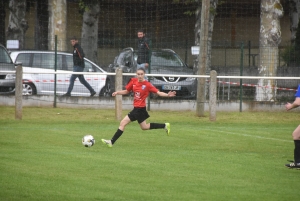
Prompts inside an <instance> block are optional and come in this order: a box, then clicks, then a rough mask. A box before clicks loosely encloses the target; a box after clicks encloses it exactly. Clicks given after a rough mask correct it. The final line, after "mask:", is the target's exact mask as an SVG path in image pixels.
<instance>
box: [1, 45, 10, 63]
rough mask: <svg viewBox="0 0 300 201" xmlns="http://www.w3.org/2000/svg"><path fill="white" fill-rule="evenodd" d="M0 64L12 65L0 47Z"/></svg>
mask: <svg viewBox="0 0 300 201" xmlns="http://www.w3.org/2000/svg"><path fill="white" fill-rule="evenodd" d="M0 63H12V61H11V59H10V57H9V55H8V54H7V52H6V50H5V49H4V48H3V47H0Z"/></svg>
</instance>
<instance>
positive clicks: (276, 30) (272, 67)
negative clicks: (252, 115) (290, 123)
mask: <svg viewBox="0 0 300 201" xmlns="http://www.w3.org/2000/svg"><path fill="white" fill-rule="evenodd" d="M282 16H283V8H282V5H281V4H280V1H279V0H261V14H260V38H259V55H260V59H259V66H258V72H259V75H258V76H261V77H268V76H269V77H274V76H276V70H277V66H278V44H279V43H280V42H281V30H280V21H279V18H280V17H282ZM275 87H276V80H269V79H259V80H258V85H257V87H256V100H257V101H275V99H276V89H275Z"/></svg>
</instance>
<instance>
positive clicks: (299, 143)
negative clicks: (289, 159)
mask: <svg viewBox="0 0 300 201" xmlns="http://www.w3.org/2000/svg"><path fill="white" fill-rule="evenodd" d="M293 140H294V144H295V149H294V159H295V163H298V164H299V166H300V125H299V126H298V127H297V128H296V129H295V130H294V132H293Z"/></svg>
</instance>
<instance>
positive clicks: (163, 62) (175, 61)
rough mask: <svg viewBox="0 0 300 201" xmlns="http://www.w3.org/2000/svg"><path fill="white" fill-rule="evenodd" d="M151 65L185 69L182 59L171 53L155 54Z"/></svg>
mask: <svg viewBox="0 0 300 201" xmlns="http://www.w3.org/2000/svg"><path fill="white" fill-rule="evenodd" d="M151 65H155V66H170V67H183V66H184V64H183V62H182V61H181V59H180V58H179V57H178V56H177V55H176V54H173V53H169V52H153V53H152V57H151Z"/></svg>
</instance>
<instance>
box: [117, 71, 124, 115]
mask: <svg viewBox="0 0 300 201" xmlns="http://www.w3.org/2000/svg"><path fill="white" fill-rule="evenodd" d="M115 79H116V80H115V86H116V87H115V90H116V91H119V90H122V83H123V74H122V69H121V68H117V69H116V78H115ZM115 117H116V120H118V121H120V120H121V119H122V95H116V97H115Z"/></svg>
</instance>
